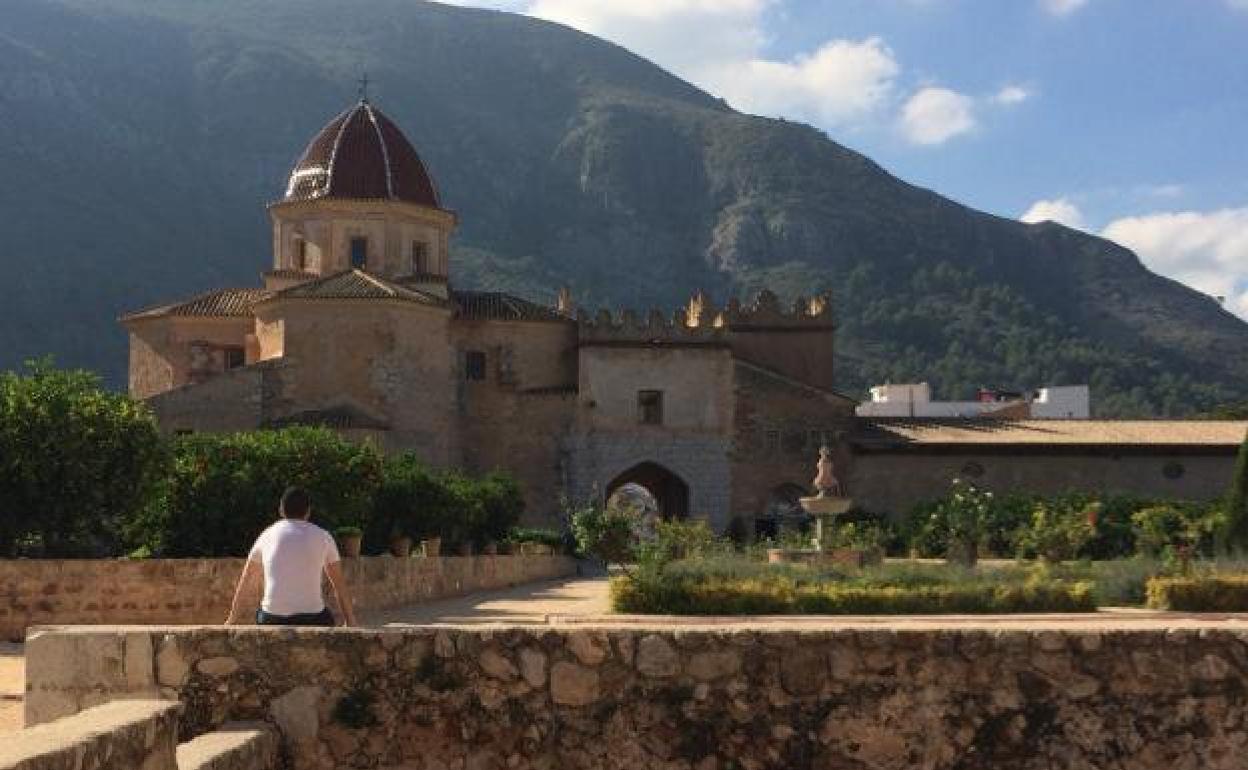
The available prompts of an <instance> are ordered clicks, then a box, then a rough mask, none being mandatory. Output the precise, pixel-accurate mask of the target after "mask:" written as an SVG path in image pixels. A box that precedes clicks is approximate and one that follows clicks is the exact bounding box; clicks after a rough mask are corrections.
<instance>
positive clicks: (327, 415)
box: [265, 406, 390, 430]
mask: <svg viewBox="0 0 1248 770" xmlns="http://www.w3.org/2000/svg"><path fill="white" fill-rule="evenodd" d="M265 425H266V426H267V427H270V428H288V427H291V426H294V425H309V426H313V427H324V428H336V429H338V430H351V429H357V430H389V429H390V426H389V425H387V424H386V423H385V422H382V421H381V420H378V419H376V418H374V417H371V416H370V415H368V414H365V413H364V412H363V411H361V410H360V409H357V408H355V407H353V406H335V407H330V408H329V409H310V410H308V411H305V412H298V413H296V414H292V415H287V416H286V417H278V418H276V419H273V420H269V421H268V422H267V423H265Z"/></svg>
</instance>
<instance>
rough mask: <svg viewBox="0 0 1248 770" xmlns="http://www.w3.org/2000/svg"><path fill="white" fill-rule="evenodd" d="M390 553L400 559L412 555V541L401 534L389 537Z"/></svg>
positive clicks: (397, 533)
mask: <svg viewBox="0 0 1248 770" xmlns="http://www.w3.org/2000/svg"><path fill="white" fill-rule="evenodd" d="M390 553H392V554H394V555H395V556H398V557H399V558H401V559H406V558H407V557H408V556H411V555H412V539H411V538H410V537H408V536H407V535H406V534H405V533H403V532H396V533H394V534H393V535H392V536H391V537H390Z"/></svg>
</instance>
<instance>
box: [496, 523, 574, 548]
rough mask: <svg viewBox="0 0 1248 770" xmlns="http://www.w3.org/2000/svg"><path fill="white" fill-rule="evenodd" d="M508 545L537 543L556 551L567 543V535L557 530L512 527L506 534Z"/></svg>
mask: <svg viewBox="0 0 1248 770" xmlns="http://www.w3.org/2000/svg"><path fill="white" fill-rule="evenodd" d="M507 542H509V543H537V544H538V545H548V546H550V547H551V548H554V549H556V550H558V549H561V548H563V547H564V545H565V544H566V543H567V535H565V534H564V533H563V532H560V531H559V530H557V529H541V528H537V527H512V528H511V531H510V532H508V533H507Z"/></svg>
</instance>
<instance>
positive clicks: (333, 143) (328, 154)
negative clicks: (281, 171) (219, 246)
mask: <svg viewBox="0 0 1248 770" xmlns="http://www.w3.org/2000/svg"><path fill="white" fill-rule="evenodd" d="M318 198H382V199H388V200H399V201H407V202H409V203H418V204H420V205H422V206H432V207H434V208H441V204H440V203H439V202H438V191H437V189H436V188H434V186H433V180H432V179H430V178H429V172H428V171H426V170H425V164H424V163H423V162H421V160H420V156H419V155H417V154H416V149H415V148H414V147H412V144H411V142H409V141H407V137H405V136H403V132H402V131H400V130H399V127H398V126H396V125H395V124H394V122H393V121H391V120H390V119H389V118H387V117H386V116H385V115H383V114H382V113H381V111H380V110H378V109H376V108H375V107H373V105H371V104H369V103H368V102H367V101H365V100H361V101H360V102H359V103H358V104H356V105H355V106H354V107H352V108H351V109H349V110H347V111H345V112H343V113H342V114H340V115H339V116H338V117H336V118H334V119H333V120H331V121H330V122H329V124H328V125H326V126H325V127H324V128H322V129H321V132H320V133H319V134H317V135H316V137H315V138H313V139H312V141H311V142H309V143H308V147H307V149H305V150H304V151H303V156H302V157H301V158H299V162H298V163H296V164H295V167H294V169H292V170H291V172H290V179H289V181H288V183H287V185H286V195H285V198H284V199H285V200H288V201H301V200H315V199H318Z"/></svg>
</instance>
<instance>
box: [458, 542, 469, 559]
mask: <svg viewBox="0 0 1248 770" xmlns="http://www.w3.org/2000/svg"><path fill="white" fill-rule="evenodd" d="M459 555H460V556H472V543H460V544H459Z"/></svg>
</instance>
